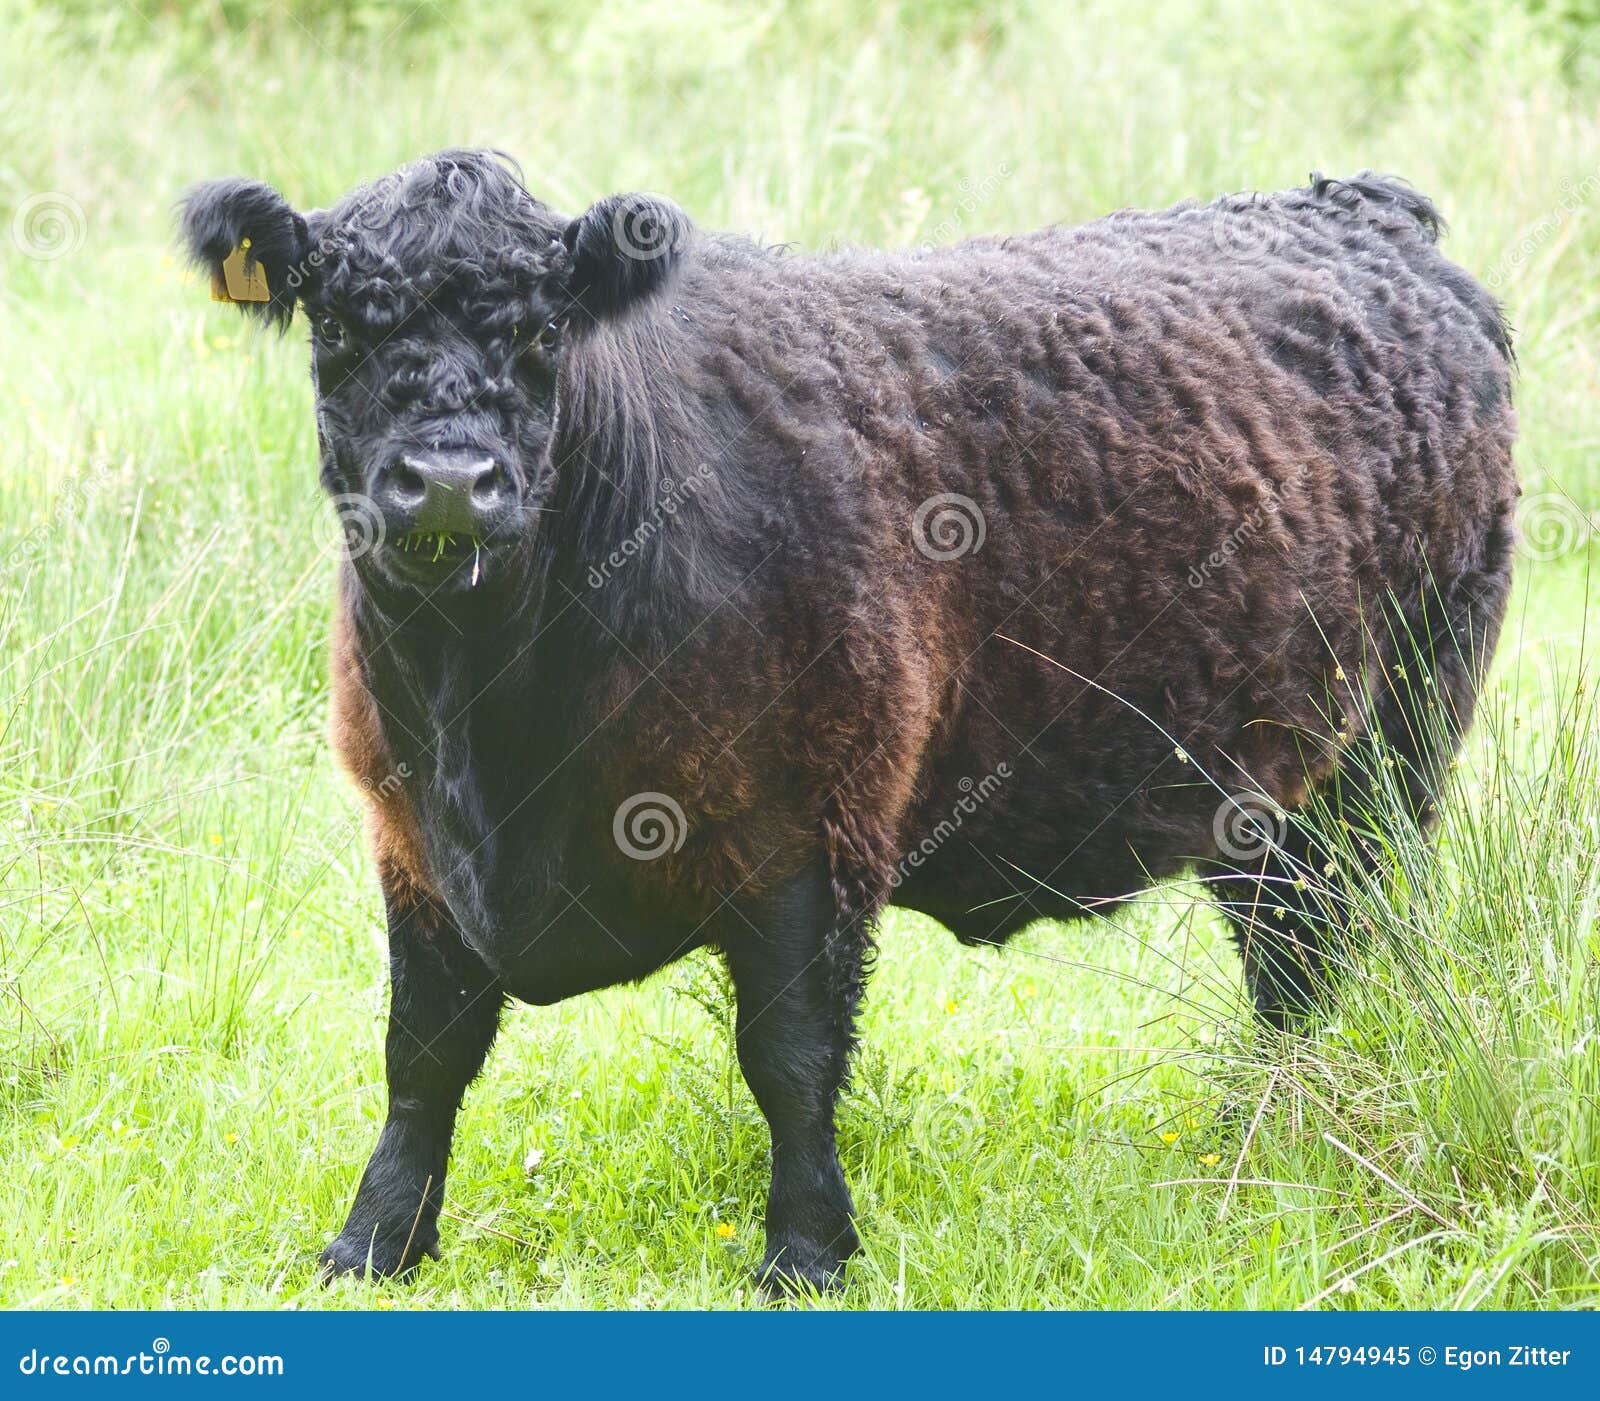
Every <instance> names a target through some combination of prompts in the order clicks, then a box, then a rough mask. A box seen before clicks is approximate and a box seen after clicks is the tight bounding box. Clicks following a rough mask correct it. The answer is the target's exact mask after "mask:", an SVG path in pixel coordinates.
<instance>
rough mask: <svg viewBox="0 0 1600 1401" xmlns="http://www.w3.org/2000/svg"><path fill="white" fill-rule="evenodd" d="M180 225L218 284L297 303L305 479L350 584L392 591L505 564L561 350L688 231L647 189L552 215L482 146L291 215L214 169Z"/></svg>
mask: <svg viewBox="0 0 1600 1401" xmlns="http://www.w3.org/2000/svg"><path fill="white" fill-rule="evenodd" d="M182 225H183V235H184V239H185V241H186V243H187V245H188V248H189V251H190V253H191V254H192V256H193V257H194V259H195V260H196V261H197V262H198V263H199V264H200V265H201V266H202V267H203V268H205V269H206V270H207V271H208V272H209V274H210V276H211V279H212V284H213V287H214V289H215V291H216V293H217V295H219V296H222V297H223V298H224V299H227V300H236V301H238V303H239V305H240V307H241V308H242V309H243V310H244V311H246V312H251V313H254V314H256V315H259V316H261V317H263V318H265V319H266V320H267V321H269V322H272V323H275V324H276V325H278V326H279V327H280V328H281V327H284V326H287V325H288V323H289V322H290V320H291V319H292V318H293V316H294V313H295V310H296V308H297V307H298V308H299V309H300V310H301V311H303V312H304V314H305V317H306V320H307V321H308V323H309V325H310V330H311V346H312V357H311V362H312V380H313V384H314V386H315V389H316V395H317V429H318V441H319V444H320V448H321V455H322V481H323V485H324V487H325V488H326V489H327V491H328V492H329V493H330V494H331V495H333V496H334V498H335V499H336V501H337V502H338V503H339V509H340V513H341V515H342V516H343V517H344V519H345V523H346V526H347V528H348V529H349V530H350V531H351V532H352V534H353V536H354V537H355V538H356V539H358V540H359V543H360V545H361V548H360V549H358V550H353V551H352V558H354V559H355V562H356V567H357V569H358V571H359V572H360V573H361V575H362V577H363V580H364V582H366V583H367V584H368V585H369V586H370V587H372V588H375V589H378V590H380V591H385V592H388V593H391V594H394V593H404V592H405V591H408V590H416V589H424V590H428V591H430V592H434V593H442V594H448V593H466V592H470V591H471V590H473V589H475V588H478V587H480V586H482V585H484V584H485V583H486V582H488V581H490V580H492V579H494V578H495V577H496V576H500V577H502V578H503V577H505V576H509V575H513V574H514V572H515V570H516V568H517V562H518V560H519V559H525V558H526V554H527V552H526V550H525V549H523V545H524V543H525V542H526V541H527V540H529V539H530V537H531V535H532V533H533V532H532V522H533V521H535V520H536V519H537V513H538V510H539V507H540V503H541V502H542V501H543V500H544V498H545V497H546V496H547V495H548V493H549V491H550V488H551V484H552V480H553V476H554V468H553V466H552V446H553V437H554V432H555V425H556V420H557V408H556V401H557V391H558V386H559V384H560V383H561V370H562V359H563V356H564V355H565V354H567V353H568V350H569V348H570V346H571V345H572V344H573V343H574V342H576V341H580V340H581V338H582V337H583V336H584V335H585V334H586V333H587V332H588V331H589V330H590V329H592V328H593V327H594V326H595V325H596V324H598V323H600V322H602V321H605V320H607V319H609V318H614V317H619V316H623V315H626V314H627V312H628V311H629V309H630V308H631V307H633V306H634V305H635V304H637V303H638V302H639V301H640V300H641V299H642V298H645V297H648V296H649V295H651V294H652V293H653V292H654V291H656V290H657V289H658V288H660V287H661V286H662V285H663V284H664V283H665V282H666V281H667V280H668V279H669V277H670V276H671V274H672V270H673V267H674V265H675V263H676V261H677V259H678V256H679V254H680V252H681V250H682V248H683V246H684V244H685V242H686V240H687V237H688V233H689V223H688V221H687V219H686V218H685V216H684V215H683V213H682V212H681V211H680V210H679V209H678V208H677V207H676V206H675V205H673V204H672V203H671V202H670V201H668V200H664V199H661V198H659V197H656V196H651V195H613V196H611V197H610V198H608V199H604V200H601V201H600V202H599V203H598V204H596V205H594V206H593V207H592V208H591V209H590V210H589V211H588V212H587V213H586V214H583V215H582V216H580V217H579V218H576V219H568V218H563V217H562V216H560V215H558V214H557V213H555V211H553V210H552V209H550V208H548V207H547V206H546V205H544V204H542V203H541V202H540V201H538V200H536V199H534V198H533V197H532V196H531V195H530V194H529V193H528V192H527V190H526V189H525V188H524V187H523V184H522V178H521V175H520V173H519V172H518V171H517V170H516V169H515V167H514V166H513V165H512V164H511V163H510V162H509V161H508V160H506V159H505V158H503V157H500V156H498V155H497V154H495V153H493V152H485V151H444V152H441V153H440V154H438V155H436V156H432V157H429V158H428V159H426V160H422V161H419V162H418V163H417V164H415V165H412V166H408V167H406V168H405V169H403V170H400V171H397V172H396V173H395V174H393V175H389V176H385V177H384V178H383V179H381V180H377V181H374V182H373V183H372V184H369V185H364V186H361V187H360V188H358V189H356V190H355V191H353V192H352V193H350V194H349V195H347V196H345V197H344V199H342V200H340V201H339V203H337V204H336V205H334V206H333V207H332V208H330V209H325V210H316V211H313V212H311V213H307V214H300V213H297V212H296V211H295V210H294V209H293V208H291V207H290V205H289V204H288V202H287V201H286V200H285V199H284V198H283V196H282V195H280V194H279V193H278V192H277V191H276V190H273V189H271V188H269V187H268V186H266V185H262V184H257V183H255V182H252V181H247V180H239V179H228V180H213V181H209V182H207V183H206V184H203V185H200V186H197V187H196V188H195V189H193V190H192V191H190V193H189V194H188V196H187V198H186V199H185V200H184V203H183V206H182Z"/></svg>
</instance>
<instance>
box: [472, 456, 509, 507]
mask: <svg viewBox="0 0 1600 1401" xmlns="http://www.w3.org/2000/svg"><path fill="white" fill-rule="evenodd" d="M509 485H510V479H509V478H508V477H507V476H506V469H505V467H504V466H503V465H502V464H501V463H499V462H491V463H490V464H489V467H488V469H487V470H486V471H485V472H483V473H482V475H481V476H479V478H478V480H477V481H475V482H474V483H473V484H472V498H473V500H474V501H477V502H478V503H479V504H480V505H485V506H487V505H490V504H492V503H493V502H494V501H495V500H496V499H497V498H498V497H500V496H501V495H502V494H503V493H504V492H505V490H506V488H507V487H508V486H509Z"/></svg>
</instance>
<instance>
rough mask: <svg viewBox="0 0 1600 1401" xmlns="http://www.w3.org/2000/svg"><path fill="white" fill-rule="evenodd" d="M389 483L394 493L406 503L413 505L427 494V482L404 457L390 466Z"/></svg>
mask: <svg viewBox="0 0 1600 1401" xmlns="http://www.w3.org/2000/svg"><path fill="white" fill-rule="evenodd" d="M389 484H390V486H391V487H392V488H393V489H394V493H395V495H396V496H397V497H399V498H400V500H401V502H402V503H404V504H407V505H415V504H416V503H418V502H420V501H421V500H422V499H423V497H425V496H426V495H427V494H428V484H427V482H425V481H424V480H423V478H422V474H421V473H420V472H418V471H417V470H416V469H415V468H414V467H412V466H411V464H410V463H409V462H407V461H406V459H404V458H401V459H400V461H399V462H397V463H395V465H394V466H393V467H392V468H390V470H389Z"/></svg>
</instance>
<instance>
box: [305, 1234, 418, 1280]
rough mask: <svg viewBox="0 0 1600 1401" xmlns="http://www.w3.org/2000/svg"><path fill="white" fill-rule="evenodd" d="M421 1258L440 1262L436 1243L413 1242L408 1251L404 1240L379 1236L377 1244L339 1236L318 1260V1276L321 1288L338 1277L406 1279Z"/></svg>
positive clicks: (374, 1241) (372, 1241)
mask: <svg viewBox="0 0 1600 1401" xmlns="http://www.w3.org/2000/svg"><path fill="white" fill-rule="evenodd" d="M424 1258H428V1259H433V1260H437V1259H438V1258H439V1244H438V1242H437V1241H425V1242H423V1243H421V1244H419V1243H418V1242H416V1241H414V1240H413V1241H412V1242H411V1245H410V1249H407V1248H406V1242H405V1239H404V1237H401V1238H400V1239H399V1240H398V1241H395V1240H393V1239H392V1238H391V1239H388V1240H386V1239H385V1238H384V1237H382V1236H379V1237H378V1238H377V1239H376V1240H371V1239H363V1240H353V1239H351V1238H350V1237H348V1236H340V1237H339V1238H338V1239H337V1240H335V1241H334V1242H333V1243H332V1244H331V1245H330V1246H329V1247H328V1248H327V1249H326V1250H324V1251H323V1252H322V1254H321V1255H319V1256H318V1257H317V1273H318V1276H319V1277H320V1279H321V1281H322V1283H323V1284H330V1283H332V1282H333V1280H335V1279H337V1278H339V1277H340V1276H341V1275H356V1276H358V1277H363V1278H364V1277H366V1276H369V1275H370V1276H371V1277H373V1278H375V1279H409V1278H410V1277H411V1276H412V1275H413V1274H415V1273H416V1269H417V1266H418V1265H419V1264H420V1263H421V1262H422V1260H423V1259H424Z"/></svg>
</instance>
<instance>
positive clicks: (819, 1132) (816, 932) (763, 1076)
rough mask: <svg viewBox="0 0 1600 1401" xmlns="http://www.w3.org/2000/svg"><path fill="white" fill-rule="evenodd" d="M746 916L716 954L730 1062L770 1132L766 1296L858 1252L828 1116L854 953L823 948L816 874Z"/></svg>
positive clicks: (844, 1041) (834, 1276)
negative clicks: (726, 1006)
mask: <svg viewBox="0 0 1600 1401" xmlns="http://www.w3.org/2000/svg"><path fill="white" fill-rule="evenodd" d="M748 918H749V920H750V923H749V924H742V925H741V929H740V930H738V931H730V932H729V934H728V936H727V938H726V939H725V940H724V941H723V950H724V953H725V954H726V955H727V959H728V967H729V970H730V971H731V973H732V974H733V983H734V991H735V994H736V996H737V998H738V1018H737V1023H736V1036H737V1041H738V1049H739V1065H740V1067H741V1068H742V1069H743V1071H744V1078H745V1080H746V1082H747V1083H748V1084H749V1086H750V1089H751V1092H752V1093H753V1094H754V1095H755V1098H756V1103H757V1104H758V1105H759V1106H760V1107H761V1112H762V1113H763V1114H764V1115H765V1116H766V1119H767V1124H768V1127H769V1128H770V1129H771V1131H772V1187H771V1191H770V1192H769V1194H768V1197H767V1252H766V1258H765V1260H764V1261H763V1262H762V1267H761V1276H760V1278H761V1281H762V1283H763V1285H764V1286H765V1287H767V1288H768V1289H769V1290H780V1291H781V1290H788V1289H792V1288H793V1287H794V1286H795V1285H796V1284H804V1285H809V1286H811V1287H812V1288H815V1289H818V1290H829V1289H834V1288H837V1287H838V1286H839V1285H840V1284H841V1283H842V1282H843V1279H844V1263H845V1260H846V1259H847V1258H848V1257H849V1256H850V1255H851V1254H852V1253H854V1251H855V1250H856V1249H857V1248H858V1245H859V1242H858V1241H857V1239H856V1232H855V1225H854V1222H853V1219H852V1218H853V1216H854V1211H855V1208H854V1206H853V1205H852V1203H851V1200H850V1189H849V1188H848V1187H847V1186H846V1185H845V1180H844V1171H843V1169H842V1168H841V1167H840V1166H839V1155H838V1152H837V1151H836V1149H835V1146H834V1124H833V1118H834V1108H835V1106H836V1104H837V1103H838V1099H839V1092H840V1090H841V1089H842V1088H843V1086H844V1082H845V1076H846V1073H847V1066H848V1062H849V1056H850V1047H851V1040H852V1028H853V1025H854V1018H855V1011H856V1007H855V1004H856V1002H857V1000H858V997H859V979H860V973H861V963H860V952H859V951H856V952H854V953H851V952H846V951H845V949H846V948H848V943H847V941H840V940H833V941H831V948H830V940H829V936H830V934H831V933H832V931H833V927H834V921H835V918H836V915H835V910H834V901H833V894H832V888H831V885H830V883H829V882H828V880H827V878H826V876H825V875H817V874H813V875H807V876H805V877H803V878H801V879H799V880H797V881H796V882H795V883H794V884H793V885H791V886H790V887H789V888H788V889H787V890H786V891H784V892H783V893H782V895H781V896H780V897H778V898H777V899H775V900H774V901H772V902H770V903H769V904H768V905H766V906H765V907H762V908H758V909H755V910H751V911H749V912H748ZM841 946H843V947H841ZM841 960H842V964H841Z"/></svg>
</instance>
